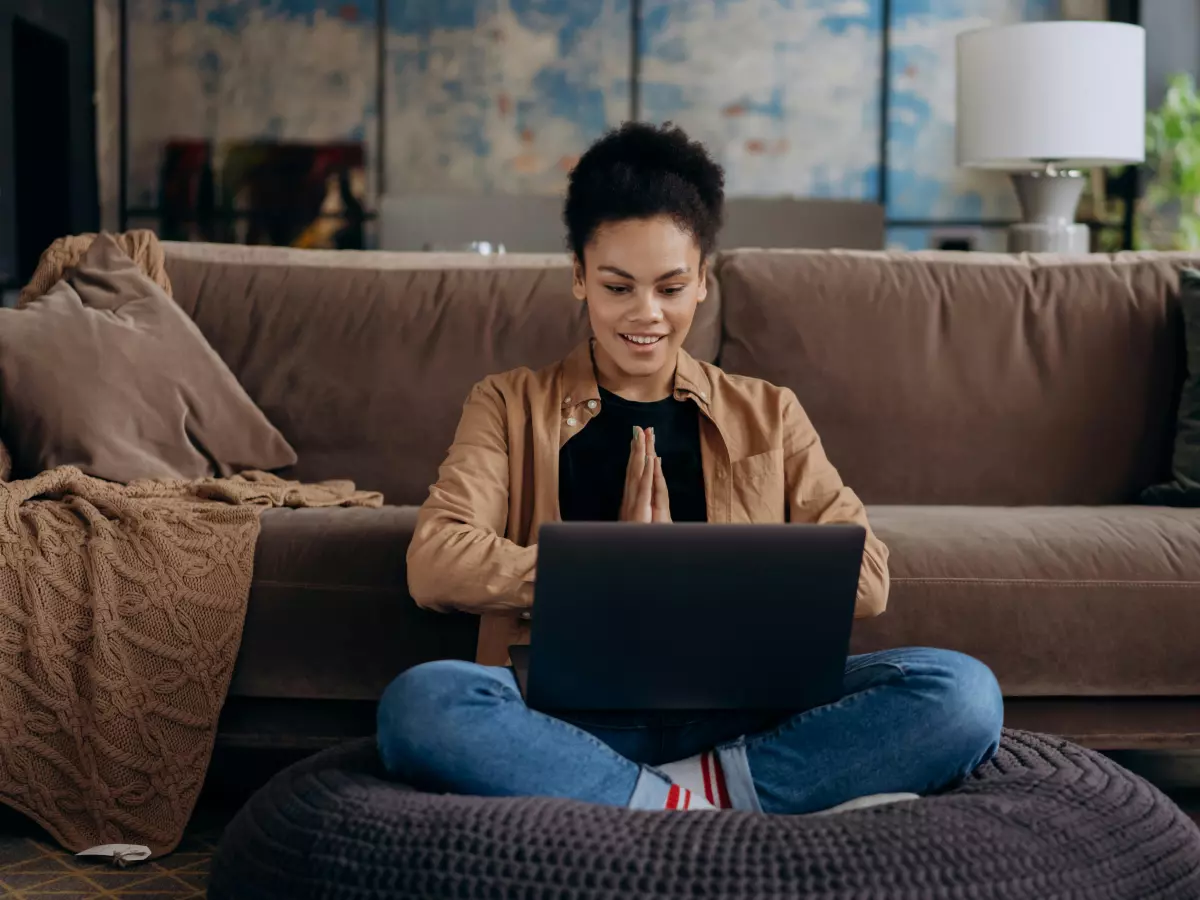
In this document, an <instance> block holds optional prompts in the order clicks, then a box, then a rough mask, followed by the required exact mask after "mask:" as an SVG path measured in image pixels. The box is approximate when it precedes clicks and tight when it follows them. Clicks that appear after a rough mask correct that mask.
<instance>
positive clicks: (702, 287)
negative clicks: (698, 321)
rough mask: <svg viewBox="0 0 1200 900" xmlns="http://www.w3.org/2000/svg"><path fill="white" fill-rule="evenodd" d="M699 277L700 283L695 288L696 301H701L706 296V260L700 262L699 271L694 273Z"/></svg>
mask: <svg viewBox="0 0 1200 900" xmlns="http://www.w3.org/2000/svg"><path fill="white" fill-rule="evenodd" d="M696 277H697V278H699V279H700V284H699V286H698V287H697V288H696V302H697V303H703V302H704V299H705V298H706V297H707V296H708V260H707V259H706V260H705V261H704V262H702V263H700V271H699V272H698V273H697V274H696Z"/></svg>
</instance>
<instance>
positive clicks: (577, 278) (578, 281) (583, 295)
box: [571, 256, 587, 303]
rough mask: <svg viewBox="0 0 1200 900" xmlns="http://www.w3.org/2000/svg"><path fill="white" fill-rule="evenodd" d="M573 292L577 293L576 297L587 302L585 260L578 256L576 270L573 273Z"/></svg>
mask: <svg viewBox="0 0 1200 900" xmlns="http://www.w3.org/2000/svg"><path fill="white" fill-rule="evenodd" d="M571 293H572V294H574V295H575V299H576V300H579V301H582V302H584V303H586V302H587V286H586V285H585V284H584V282H583V260H581V259H580V258H579V257H578V256H577V257H575V266H574V271H573V272H572V275H571Z"/></svg>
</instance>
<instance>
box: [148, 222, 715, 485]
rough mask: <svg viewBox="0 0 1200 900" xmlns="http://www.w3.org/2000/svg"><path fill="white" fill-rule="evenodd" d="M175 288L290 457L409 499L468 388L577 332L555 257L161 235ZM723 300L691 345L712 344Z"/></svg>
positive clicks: (536, 360) (562, 262) (305, 473)
mask: <svg viewBox="0 0 1200 900" xmlns="http://www.w3.org/2000/svg"><path fill="white" fill-rule="evenodd" d="M164 246H165V249H166V257H167V274H168V275H169V276H170V279H171V285H172V289H173V292H174V295H175V299H176V300H177V301H178V302H179V304H180V306H182V307H183V309H184V310H185V311H186V312H187V313H188V314H189V315H190V316H191V317H192V318H193V319H194V320H195V322H196V324H197V325H198V326H199V327H200V330H201V331H202V332H203V333H204V336H205V337H206V338H207V339H208V341H209V342H210V343H211V344H212V346H213V348H214V349H215V350H216V351H217V353H219V354H220V355H221V357H222V358H223V359H224V360H225V362H226V363H227V364H228V365H229V367H230V368H231V369H232V370H233V372H234V374H235V375H236V376H237V377H238V379H239V380H240V381H241V383H242V385H243V386H244V387H245V388H246V390H247V392H248V393H249V394H250V396H251V397H253V398H254V400H255V402H257V403H258V404H259V406H260V407H261V408H262V410H263V411H264V412H265V413H266V415H267V417H268V418H269V419H270V420H271V421H272V422H273V423H274V424H275V425H276V426H277V427H278V428H279V429H280V430H281V431H282V432H283V434H284V435H285V436H286V437H287V439H288V440H289V441H291V443H292V446H294V447H295V448H296V452H297V454H298V455H299V463H298V464H297V465H296V467H295V469H294V471H293V473H292V474H293V475H294V476H295V477H298V478H302V479H305V480H311V481H315V480H321V479H329V478H350V479H353V480H354V481H355V482H357V483H358V485H359V487H363V488H370V489H373V490H381V491H383V492H384V495H385V497H386V499H387V501H388V502H389V503H394V504H405V503H421V502H422V501H423V500H424V499H425V496H426V494H427V492H428V488H429V485H430V484H431V483H432V481H433V480H434V479H435V478H436V475H437V467H438V465H439V463H441V461H442V459H443V458H444V457H445V453H446V449H447V448H448V447H449V445H450V441H451V439H452V438H453V435H454V428H455V426H456V425H457V423H458V418H459V414H460V413H461V411H462V404H463V400H464V399H465V398H466V396H467V393H468V391H469V390H470V388H471V386H472V385H473V384H474V383H475V382H477V381H478V380H479V379H481V378H483V377H484V376H485V375H489V374H492V373H495V372H502V371H505V370H507V369H511V368H515V367H517V366H531V367H535V368H536V367H539V366H544V365H547V364H549V363H551V362H554V361H555V360H558V359H561V358H562V357H563V356H565V355H566V354H567V353H568V352H569V351H570V350H571V348H573V347H574V346H575V345H576V344H577V343H579V342H580V341H582V340H583V339H584V338H585V337H586V336H587V333H588V329H587V318H586V312H585V310H584V308H583V306H582V304H580V303H579V302H578V301H576V300H575V298H574V297H573V296H572V295H571V270H570V266H569V264H568V260H567V257H566V256H562V255H554V256H525V255H520V254H509V255H505V256H499V257H483V256H479V255H475V254H431V253H411V254H409V253H372V252H344V251H343V252H334V251H320V250H292V249H287V248H275V247H238V246H228V245H216V244H186V243H166V244H165V245H164ZM719 322H720V297H719V292H718V291H717V290H716V285H715V283H713V282H712V281H711V279H710V286H709V301H708V302H706V303H705V304H703V305H702V306H701V308H700V312H699V313H698V314H697V319H696V324H695V327H694V329H693V332H692V334H691V335H690V336H689V338H688V345H687V346H688V349H689V350H690V351H691V352H692V353H693V354H695V355H696V356H698V357H699V358H702V359H706V360H710V361H711V360H713V359H714V358H715V357H716V351H717V347H718V344H719V341H720V333H719Z"/></svg>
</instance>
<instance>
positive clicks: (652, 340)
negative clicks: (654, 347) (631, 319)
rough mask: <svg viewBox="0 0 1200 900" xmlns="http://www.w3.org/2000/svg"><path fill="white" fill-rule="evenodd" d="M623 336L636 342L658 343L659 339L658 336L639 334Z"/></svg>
mask: <svg viewBox="0 0 1200 900" xmlns="http://www.w3.org/2000/svg"><path fill="white" fill-rule="evenodd" d="M621 337H623V338H625V340H627V341H633V343H635V344H657V343H658V341H659V338H658V337H645V336H642V335H637V334H623V335H621Z"/></svg>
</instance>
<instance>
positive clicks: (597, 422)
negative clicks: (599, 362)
mask: <svg viewBox="0 0 1200 900" xmlns="http://www.w3.org/2000/svg"><path fill="white" fill-rule="evenodd" d="M635 425H636V426H639V427H641V428H653V429H654V448H655V451H656V452H657V453H658V455H659V456H660V457H662V468H663V477H664V478H665V479H666V482H667V494H668V495H669V496H670V501H671V519H672V521H675V522H704V521H707V519H708V509H707V506H706V505H705V502H704V470H703V467H702V465H701V462H700V410H699V409H698V408H697V407H696V404H694V403H692V402H691V401H688V400H676V399H675V398H674V397H668V398H666V399H665V400H656V401H654V402H653V403H637V402H635V401H633V400H625V399H624V398H622V397H618V396H617V395H616V394H613V393H611V392H610V391H606V390H604V388H600V412H599V414H598V415H596V416H595V417H594V418H593V419H592V420H591V421H590V422H588V424H587V427H586V428H583V429H581V430H580V432H579V433H578V434H576V435H575V436H574V437H572V438H571V439H570V440H569V441H567V442H566V443H565V444H563V447H562V450H561V451H559V454H558V503H559V507H560V509H561V511H562V517H563V521H566V522H571V521H577V522H578V521H586V522H615V521H616V520H617V517H618V516H620V514H621V498H622V495H623V494H624V491H625V470H626V469H627V468H628V466H629V446H630V441H631V440H632V439H633V428H634V426H635Z"/></svg>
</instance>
